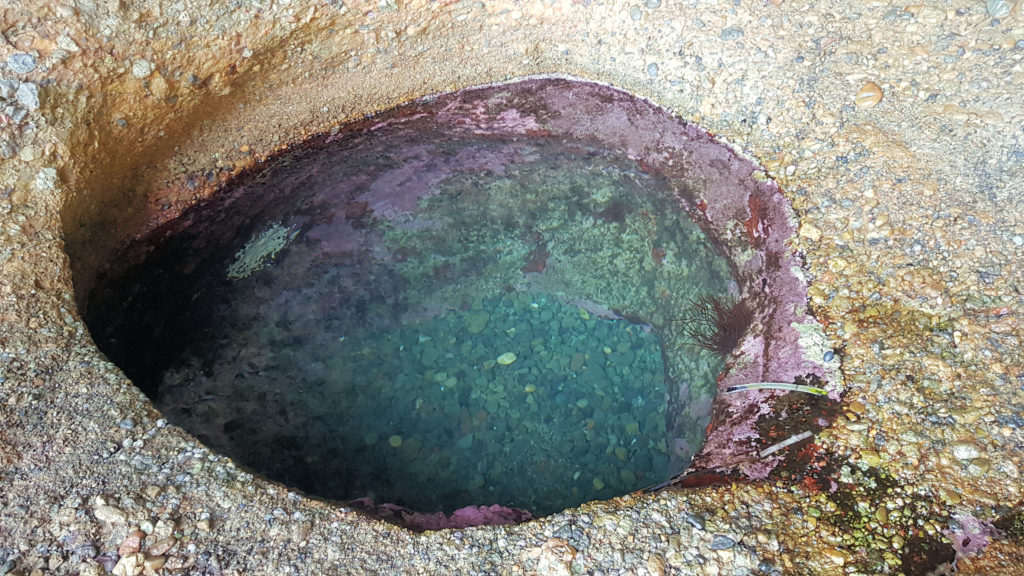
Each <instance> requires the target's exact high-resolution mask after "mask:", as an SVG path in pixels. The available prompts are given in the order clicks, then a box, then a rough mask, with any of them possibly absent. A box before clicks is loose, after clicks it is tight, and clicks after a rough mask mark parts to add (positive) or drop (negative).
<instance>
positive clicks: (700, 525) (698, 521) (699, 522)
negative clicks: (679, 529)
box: [683, 512, 705, 530]
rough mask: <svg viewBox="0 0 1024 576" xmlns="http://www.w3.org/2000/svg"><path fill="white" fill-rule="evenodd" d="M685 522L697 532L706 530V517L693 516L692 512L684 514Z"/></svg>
mask: <svg viewBox="0 0 1024 576" xmlns="http://www.w3.org/2000/svg"><path fill="white" fill-rule="evenodd" d="M683 520H686V523H687V524H689V525H690V526H693V527H694V528H696V529H697V530H704V524H705V522H704V517H703V516H700V515H698V514H692V513H690V512H683Z"/></svg>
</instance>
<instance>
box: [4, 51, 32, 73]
mask: <svg viewBox="0 0 1024 576" xmlns="http://www.w3.org/2000/svg"><path fill="white" fill-rule="evenodd" d="M7 67H8V68H10V69H11V71H12V72H14V73H15V74H28V73H29V72H31V71H33V70H35V69H36V57H35V56H33V55H31V54H25V53H18V54H11V55H10V56H8V57H7Z"/></svg>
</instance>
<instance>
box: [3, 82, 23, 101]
mask: <svg viewBox="0 0 1024 576" xmlns="http://www.w3.org/2000/svg"><path fill="white" fill-rule="evenodd" d="M19 84H20V82H18V81H17V80H8V79H7V78H0V98H3V99H4V100H10V99H11V98H14V93H15V92H17V91H18V85H19Z"/></svg>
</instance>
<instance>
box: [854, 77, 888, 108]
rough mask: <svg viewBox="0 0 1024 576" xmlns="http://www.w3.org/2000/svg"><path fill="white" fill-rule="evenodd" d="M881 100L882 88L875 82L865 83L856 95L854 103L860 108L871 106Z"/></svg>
mask: <svg viewBox="0 0 1024 576" xmlns="http://www.w3.org/2000/svg"><path fill="white" fill-rule="evenodd" d="M881 101H882V89H881V88H879V86H878V84H875V83H874V82H867V83H865V84H864V85H863V86H861V88H860V90H859V91H858V92H857V95H856V96H855V97H854V104H856V105H857V106H858V107H859V108H871V107H873V106H874V105H876V104H878V103H879V102H881Z"/></svg>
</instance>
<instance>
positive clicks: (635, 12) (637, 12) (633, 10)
mask: <svg viewBox="0 0 1024 576" xmlns="http://www.w3.org/2000/svg"><path fill="white" fill-rule="evenodd" d="M629 17H630V18H632V19H633V21H634V22H638V21H639V20H640V19H641V18H643V17H644V11H643V10H641V9H640V7H639V6H637V5H635V4H634V5H633V6H630V7H629Z"/></svg>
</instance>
